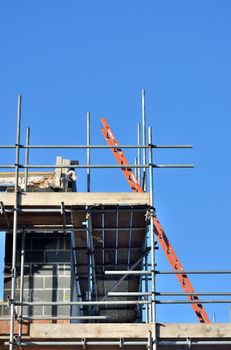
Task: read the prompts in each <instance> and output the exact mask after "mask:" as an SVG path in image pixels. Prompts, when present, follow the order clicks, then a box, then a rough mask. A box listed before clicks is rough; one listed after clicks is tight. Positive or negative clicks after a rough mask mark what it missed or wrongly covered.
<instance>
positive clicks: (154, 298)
mask: <svg viewBox="0 0 231 350" xmlns="http://www.w3.org/2000/svg"><path fill="white" fill-rule="evenodd" d="M148 144H149V192H150V207H151V209H150V219H151V220H150V235H151V273H152V275H151V276H152V306H151V307H152V339H153V350H156V349H157V343H156V342H157V335H156V280H155V277H156V276H155V236H154V221H153V220H152V218H153V216H154V191H153V167H152V161H153V159H152V158H153V157H152V128H150V127H149V128H148Z"/></svg>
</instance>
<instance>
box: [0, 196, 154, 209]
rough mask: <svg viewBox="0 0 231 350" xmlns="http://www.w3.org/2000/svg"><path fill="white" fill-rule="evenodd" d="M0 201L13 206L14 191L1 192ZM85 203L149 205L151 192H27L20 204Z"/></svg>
mask: <svg viewBox="0 0 231 350" xmlns="http://www.w3.org/2000/svg"><path fill="white" fill-rule="evenodd" d="M0 201H1V202H3V204H4V206H5V207H8V206H10V207H11V206H13V205H14V202H15V194H14V193H0ZM61 202H64V204H65V205H66V206H85V205H117V204H119V205H149V203H150V196H149V193H134V192H119V193H118V192H90V193H87V192H77V193H76V192H75V193H73V192H42V193H41V192H40V193H38V192H27V193H21V194H20V195H19V204H20V205H21V206H29V207H33V206H36V207H48V206H59V207H60V205H61Z"/></svg>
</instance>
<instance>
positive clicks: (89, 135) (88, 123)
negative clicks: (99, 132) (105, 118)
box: [87, 112, 91, 192]
mask: <svg viewBox="0 0 231 350" xmlns="http://www.w3.org/2000/svg"><path fill="white" fill-rule="evenodd" d="M90 142H91V133H90V112H87V146H90ZM90 164H91V154H90V148H87V165H90ZM90 171H91V169H90V168H87V192H90V191H91V181H90V180H91V173H90Z"/></svg>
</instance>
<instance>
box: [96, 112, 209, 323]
mask: <svg viewBox="0 0 231 350" xmlns="http://www.w3.org/2000/svg"><path fill="white" fill-rule="evenodd" d="M101 122H102V124H103V127H102V128H101V131H102V133H103V135H104V137H105V139H106V141H107V143H108V145H110V146H117V145H118V142H117V140H116V138H115V136H114V135H113V133H112V131H111V129H110V127H109V125H108V123H107V121H106V120H105V119H104V118H101ZM111 150H112V153H113V155H114V157H115V158H116V160H117V162H118V163H119V164H121V165H129V163H128V161H127V159H126V157H125V155H124V154H123V152H122V150H121V148H115V147H113V148H111ZM121 170H122V172H123V174H124V176H125V178H126V180H127V181H128V183H129V185H130V187H131V189H132V191H133V192H144V191H143V189H142V188H141V186H140V184H139V182H138V181H137V179H136V177H135V175H134V173H133V171H132V169H131V168H129V167H127V168H126V167H124V168H121ZM153 221H154V230H155V234H156V237H157V239H158V242H159V244H160V246H161V247H162V249H163V251H164V253H165V255H166V257H167V259H168V261H169V263H170V265H171V267H172V269H173V271H184V269H183V266H182V264H181V263H180V261H179V259H178V257H177V255H176V253H175V251H174V249H173V247H172V245H171V243H170V242H169V240H168V238H167V236H166V234H165V232H164V230H163V228H162V226H161V224H160V222H159V221H158V219H157V217H155V216H154V217H153ZM176 276H177V278H178V280H179V282H180V285H181V287H182V288H183V290H184V291H185V293H186V295H187V298H188V300H189V301H198V303H195V304H194V303H192V307H193V310H194V311H195V313H196V315H197V317H198V319H199V321H200V322H201V323H210V320H209V318H208V315H207V313H206V311H205V310H204V308H203V306H202V304H201V303H200V301H199V298H198V296H197V295H188V294H189V293H190V294H192V293H195V290H194V289H193V286H192V284H191V282H190V281H189V278H188V276H187V275H186V274H176Z"/></svg>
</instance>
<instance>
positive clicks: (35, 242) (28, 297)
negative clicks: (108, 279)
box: [1, 232, 71, 316]
mask: <svg viewBox="0 0 231 350" xmlns="http://www.w3.org/2000/svg"><path fill="white" fill-rule="evenodd" d="M21 240H22V237H21V234H19V235H18V239H17V276H18V277H17V280H16V299H17V300H19V289H20V257H21ZM11 260H12V235H10V234H6V243H5V271H4V301H6V300H7V296H10V290H11V277H10V274H11ZM24 271H25V278H24V301H34V302H36V301H40V302H42V301H61V302H64V301H70V292H71V239H70V235H66V236H65V235H64V234H63V233H57V232H54V233H38V232H33V233H28V234H27V236H26V242H25V270H24ZM1 314H4V315H6V314H9V310H7V308H6V307H4V308H2V310H1ZM25 315H29V316H33V315H37V316H66V315H70V307H69V306H66V305H61V306H52V307H51V306H34V307H33V308H32V307H25V309H24V316H25Z"/></svg>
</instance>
